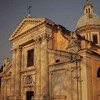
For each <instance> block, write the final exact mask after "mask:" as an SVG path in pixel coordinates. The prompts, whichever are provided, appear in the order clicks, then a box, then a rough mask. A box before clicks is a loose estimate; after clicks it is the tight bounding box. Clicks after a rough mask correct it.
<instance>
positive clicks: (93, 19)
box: [76, 1, 100, 29]
mask: <svg viewBox="0 0 100 100" xmlns="http://www.w3.org/2000/svg"><path fill="white" fill-rule="evenodd" d="M87 25H100V17H99V16H97V15H96V14H95V13H94V12H93V6H92V4H91V3H90V2H89V1H87V2H86V4H85V6H84V15H83V16H82V17H80V18H79V20H78V22H77V24H76V29H78V28H81V27H83V26H87Z"/></svg>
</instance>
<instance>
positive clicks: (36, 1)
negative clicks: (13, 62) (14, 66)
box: [0, 0, 100, 66]
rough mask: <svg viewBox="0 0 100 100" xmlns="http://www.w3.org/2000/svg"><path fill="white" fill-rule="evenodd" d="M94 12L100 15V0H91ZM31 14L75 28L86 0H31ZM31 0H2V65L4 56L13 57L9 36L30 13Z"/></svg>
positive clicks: (0, 55) (0, 12)
mask: <svg viewBox="0 0 100 100" xmlns="http://www.w3.org/2000/svg"><path fill="white" fill-rule="evenodd" d="M89 1H90V2H91V3H92V4H93V6H94V12H95V13H96V14H97V15H99V16H100V0H89ZM30 2H31V5H32V8H31V16H32V17H45V18H48V19H50V20H52V21H54V22H55V23H56V24H61V25H63V26H64V27H66V29H69V30H71V31H74V30H75V26H76V23H77V20H78V19H79V17H80V16H82V15H83V6H84V4H85V3H86V0H30ZM28 5H29V0H0V66H1V65H2V61H3V58H5V57H9V58H10V59H11V50H10V48H11V45H12V44H11V42H10V41H9V40H8V38H9V36H10V35H11V34H12V32H13V31H14V30H15V28H16V27H17V25H18V24H19V23H20V22H21V21H22V19H23V18H24V17H26V16H27V14H28V10H27V8H28Z"/></svg>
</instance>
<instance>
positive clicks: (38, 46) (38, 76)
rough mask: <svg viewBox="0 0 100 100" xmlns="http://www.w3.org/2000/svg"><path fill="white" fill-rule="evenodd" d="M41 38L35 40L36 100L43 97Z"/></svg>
mask: <svg viewBox="0 0 100 100" xmlns="http://www.w3.org/2000/svg"><path fill="white" fill-rule="evenodd" d="M40 40H41V39H40V37H37V38H35V49H34V53H35V56H34V57H35V59H34V60H35V69H36V77H35V79H36V86H35V87H36V91H35V98H34V99H35V100H39V99H40V96H41V63H40V62H41V41H40Z"/></svg>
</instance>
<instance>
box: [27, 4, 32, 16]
mask: <svg viewBox="0 0 100 100" xmlns="http://www.w3.org/2000/svg"><path fill="white" fill-rule="evenodd" d="M31 8H32V6H30V5H29V7H28V14H30V13H31Z"/></svg>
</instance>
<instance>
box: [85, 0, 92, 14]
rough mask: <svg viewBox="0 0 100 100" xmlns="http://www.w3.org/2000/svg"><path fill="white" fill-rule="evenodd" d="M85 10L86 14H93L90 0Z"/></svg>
mask: <svg viewBox="0 0 100 100" xmlns="http://www.w3.org/2000/svg"><path fill="white" fill-rule="evenodd" d="M83 9H84V14H89V13H93V6H92V4H91V3H90V2H89V1H88V0H87V2H86V4H85V6H84V8H83Z"/></svg>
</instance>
